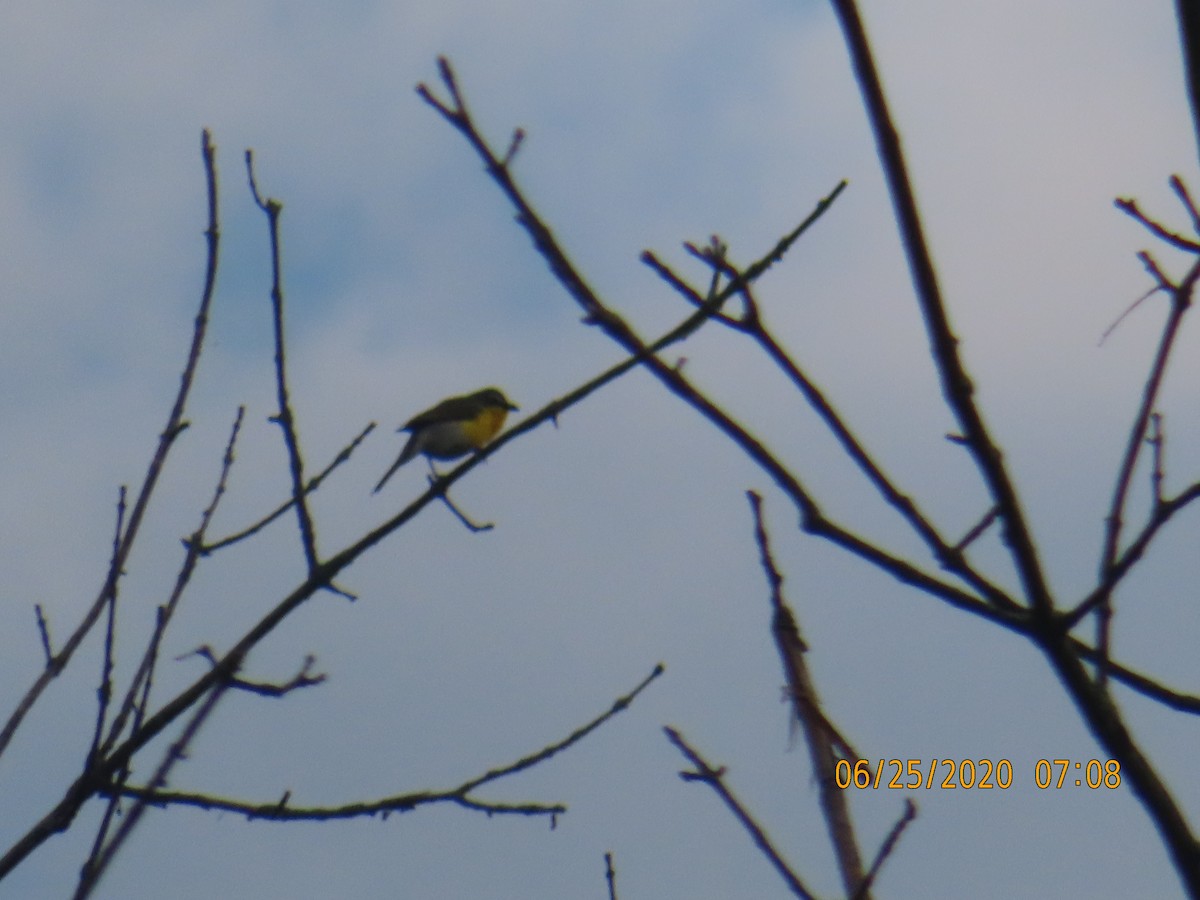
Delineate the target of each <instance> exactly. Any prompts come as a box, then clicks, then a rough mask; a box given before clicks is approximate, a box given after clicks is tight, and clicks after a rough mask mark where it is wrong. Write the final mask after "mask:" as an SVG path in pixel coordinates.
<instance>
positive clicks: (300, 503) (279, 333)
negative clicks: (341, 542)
mask: <svg viewBox="0 0 1200 900" xmlns="http://www.w3.org/2000/svg"><path fill="white" fill-rule="evenodd" d="M246 173H247V175H248V176H249V180H250V193H251V195H252V196H253V197H254V202H255V204H257V205H258V208H259V209H261V210H262V211H263V213H265V214H266V217H267V222H268V230H269V231H270V235H271V320H272V324H273V325H274V334H275V391H276V394H277V397H278V401H279V412H277V413H276V414H275V415H274V416H273V417H272V419H271V421H273V422H276V423H278V425H279V427H280V428H281V429H283V442H284V444H285V445H286V446H287V454H288V466H289V470H290V471H291V474H292V503H293V504H294V505H295V507H296V518H297V519H298V520H299V523H300V537H301V541H302V542H303V544H304V558H305V559H306V560H307V562H308V570H309V571H310V572H312V571H313V570H314V569H316V567H317V536H316V529H315V528H314V526H313V520H312V513H311V512H310V510H309V508H308V501H307V500H306V499H305V495H306V491H305V490H304V460H303V459H302V458H301V456H300V441H299V439H298V438H297V437H296V420H295V414H294V413H293V412H292V405H291V400H290V399H289V398H288V385H287V354H286V350H285V347H286V344H285V342H284V337H283V273H282V270H281V266H282V263H281V261H280V251H279V216H280V214H281V213H282V212H283V204H282V203H281V202H280V201H278V200H276V199H275V198H274V197H263V195H262V194H260V193H259V190H258V183H257V182H256V181H255V178H254V151H252V150H247V151H246Z"/></svg>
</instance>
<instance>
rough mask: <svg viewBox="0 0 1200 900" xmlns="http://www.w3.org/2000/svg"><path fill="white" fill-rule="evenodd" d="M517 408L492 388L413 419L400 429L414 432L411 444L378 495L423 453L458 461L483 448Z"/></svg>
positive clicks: (381, 481) (381, 482) (453, 399)
mask: <svg viewBox="0 0 1200 900" xmlns="http://www.w3.org/2000/svg"><path fill="white" fill-rule="evenodd" d="M516 409H517V407H516V406H515V405H514V404H513V403H511V402H509V400H508V398H507V397H505V396H504V394H502V393H501V392H500V390H499V389H498V388H494V387H492V388H484V389H483V390H482V391H476V392H475V393H474V394H466V395H465V396H462V397H451V398H449V399H448V400H443V401H442V402H441V403H439V404H438V405H437V406H433V407H430V408H429V409H427V410H425V412H423V413H420V414H419V415H416V416H413V417H412V418H411V419H409V420H408V421H407V422H406V423H405V424H403V425H401V426H400V427H399V428H397V429H396V430H397V431H407V432H410V436H409V438H408V443H407V444H405V445H404V449H403V450H401V451H400V456H399V457H397V459H396V461H395V462H394V463H392V467H391V468H390V469H388V470H387V472H385V473H384V476H383V477H382V478H381V479H379V484H377V485H375V491H374V493H379V489H380V488H381V487H383V486H384V484H386V483H387V480H388V479H389V478H391V477H392V473H393V472H395V471H396V470H397V469H398V468H400V467H401V466H402V465H404V464H405V463H406V462H408V461H409V460H410V459H412V458H413V457H414V456H416V455H417V454H419V453H423V454H425V456H426V457H429V458H430V459H457V458H458V457H460V456H465V455H466V454H468V453H470V452H471V451H472V450H479V449H481V448H482V447H484V446H485V445H486V444H487V442H488V441H490V440H491V439H492V438H494V437H495V436H496V434H497V433H498V432H499V431H500V429H501V428H502V427H504V419H505V417H506V416H507V415H508V412H509V410H516ZM432 467H433V463H432V462H430V468H432Z"/></svg>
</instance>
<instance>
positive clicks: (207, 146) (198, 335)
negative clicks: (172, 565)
mask: <svg viewBox="0 0 1200 900" xmlns="http://www.w3.org/2000/svg"><path fill="white" fill-rule="evenodd" d="M201 151H202V155H203V158H204V171H205V175H206V179H207V183H208V228H207V229H206V230H205V232H204V236H205V239H206V240H207V243H208V259H207V264H206V266H205V272H204V289H203V291H202V292H201V297H200V307H199V310H198V312H197V313H196V324H195V329H194V330H193V332H192V344H191V348H190V349H189V351H188V358H187V362H186V363H185V364H184V367H183V375H182V377H181V378H180V383H179V391H178V393H177V394H176V396H175V402H174V404H173V406H172V407H171V411H170V413H169V414H168V416H167V424H166V427H165V428H164V429H163V431H162V434H161V435H159V441H158V447H157V449H156V450H155V452H154V456H153V458H152V459H151V460H150V465H149V467H148V469H147V470H146V476H145V478H144V479H143V481H142V487H141V490H140V491H139V492H138V495H137V500H136V501H135V502H134V504H133V511H132V512H131V513H130V515H129V524H128V525H127V526H126V528H125V533H124V535H123V536H122V539H121V550H120V553H119V554H118V555H117V559H115V560H114V561H113V563H114V564H113V565H112V566H110V568H109V571H108V573H107V575H106V576H105V579H104V584H103V585H102V586H101V588H100V591H99V593H98V595H97V596H96V599H95V600H93V601H92V604H91V606H90V607H88V610H87V612H86V613H84V616H83V619H82V620H81V621H80V623H79V625H78V626H76V628H75V630H74V631H73V632H72V633H71V635H70V637H68V638H67V641H66V643H64V644H63V646H62V649H61V650H60V651H59V652H58V654H57V655H55V656H54V657H52V662H51V664H50V665H48V666H47V667H46V668H45V669H44V670H43V671H42V673H41V675H39V676H38V678H37V680H36V681H35V682H34V683H33V685H32V686H31V687H30V688H29V690H28V691H27V692H26V693H25V695H24V696H23V697H22V698H21V700H20V701H18V703H17V706H16V708H15V709H14V710H13V712H12V714H11V715H10V716H9V718H8V720H7V721H6V722H5V724H4V727H3V728H0V756H3V754H4V751H5V750H6V749H7V747H8V745H9V742H11V741H12V738H13V735H14V734H16V732H17V729H18V728H19V727H20V726H21V722H22V721H23V720H24V718H25V716H26V715H27V714H28V713H29V711H30V710H31V709H32V708H33V706H34V704H35V703H37V700H38V698H39V697H40V696H41V695H42V692H43V691H45V689H46V687H47V686H48V685H49V684H50V682H51V681H53V680H54V679H55V678H57V677H58V675H59V674H60V673H61V672H62V671H63V669H65V668H66V666H67V664H68V663H69V662H70V661H71V657H72V656H73V655H74V654H75V651H76V650H77V649H78V648H79V645H80V644H81V643H82V642H83V639H84V637H86V636H87V634H88V633H89V632H90V631H91V630H92V627H93V626H94V625H95V624H96V621H97V620H98V619H99V617H100V613H101V611H102V610H103V609H104V606H105V604H106V603H107V602H108V596H109V593H110V592H111V591H112V590H113V587H114V585H115V584H116V582H117V581H118V580H119V579H120V577H121V572H122V570H123V568H124V565H125V561H126V560H127V559H128V558H129V554H130V553H131V552H132V550H133V546H134V543H135V542H136V539H137V535H138V532H139V529H140V527H141V524H142V519H143V516H144V515H145V513H146V508H147V506H148V505H149V503H150V497H151V496H152V495H153V493H154V488H155V486H156V485H157V484H158V478H159V475H161V474H162V470H163V466H164V465H165V463H166V460H167V454H168V453H169V452H170V450H171V447H172V446H173V445H174V443H175V439H176V438H177V437H179V435H180V434H181V433H182V432H183V430H184V429H185V428H187V423H186V422H185V421H184V419H183V413H184V409H185V407H186V405H187V399H188V397H189V395H190V394H191V390H192V384H193V382H194V380H195V374H196V367H197V365H198V364H199V362H200V351H201V349H202V348H203V346H204V336H205V334H206V333H207V328H208V311H209V307H210V305H211V303H212V297H213V291H214V289H215V286H216V277H217V258H218V249H219V246H220V230H219V228H218V225H217V166H216V148H215V147H214V146H213V144H212V136H211V135H210V134H209V132H208V130H207V129H206V130H205V131H204V132H203V134H202V138H201Z"/></svg>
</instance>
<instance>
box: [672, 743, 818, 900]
mask: <svg viewBox="0 0 1200 900" xmlns="http://www.w3.org/2000/svg"><path fill="white" fill-rule="evenodd" d="M663 731H664V732H665V733H666V735H667V740H669V741H670V742H671V743H672V744H674V745H675V748H676V749H677V750H679V752H680V753H682V754H683V755H684V758H686V759H687V761H688V762H690V763H691V764H692V765H693V766H695V767H696V768H695V771H692V772H680V773H679V777H680V778H682V779H683V780H684V781H699V782H702V783H703V784H707V785H708V786H709V787H711V788H712V789H713V791H715V792H716V794H717V796H718V797H720V798H721V800H722V801H723V802H724V803H725V805H726V806H727V807H729V810H730V811H731V812H732V813H733V815H734V817H735V818H736V819H737V820H738V821H739V822H741V823H742V827H743V828H745V829H746V832H747V833H748V834H749V835H750V839H751V840H753V841H754V844H755V846H757V847H758V849H759V850H760V851H761V852H762V854H763V855H764V856H765V857H766V858H767V860H768V861H769V862H770V863H771V865H772V866H774V867H775V871H776V872H778V873H779V875H780V877H781V878H783V881H784V883H785V884H786V885H787V886H788V889H789V890H791V892H792V893H793V894H795V895H796V896H797V897H801V898H805V900H812V898H813V894H812V892H811V891H809V890H808V888H806V887H805V886H804V883H803V882H802V881H801V880H800V876H798V875H797V874H796V873H795V872H794V871H792V868H791V866H789V865H788V864H787V863H786V862H784V860H783V857H782V856H781V855H780V853H779V851H778V850H776V849H775V846H774V845H773V844H772V843H771V839H770V838H769V837H767V834H766V832H765V831H763V830H762V828H761V827H760V826H759V824H758V823H757V822H755V821H754V818H753V817H752V816H751V815H750V813H748V812H747V811H746V808H745V807H744V806H743V805H742V803H741V801H740V800H738V799H737V797H735V796H734V795H733V792H732V791H730V790H729V788H728V787H726V785H725V781H724V778H725V769H724V767H721V768H719V769H716V768H713V767H712V766H711V765H710V764H709V763H707V762H706V761H705V760H704V758H703V757H701V756H700V754H699V753H697V752H696V751H695V750H693V749H692V748H691V747H690V746H689V745H688V743H687V742H686V741H685V740H684V739H683V735H681V734H680V733H679V732H678V731H677V730H676V729H674V728H671V727H666V728H663Z"/></svg>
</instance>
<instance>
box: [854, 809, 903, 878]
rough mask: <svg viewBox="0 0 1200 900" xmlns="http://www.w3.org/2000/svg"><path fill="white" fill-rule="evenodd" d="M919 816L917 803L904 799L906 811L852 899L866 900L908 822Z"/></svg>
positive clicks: (890, 833) (893, 828) (876, 855)
mask: <svg viewBox="0 0 1200 900" xmlns="http://www.w3.org/2000/svg"><path fill="white" fill-rule="evenodd" d="M916 817H917V805H916V804H915V803H913V802H912V801H911V800H905V801H904V812H903V813H902V814H901V815H900V818H899V819H898V820H897V821H896V824H895V825H893V826H892V830H891V831H889V832H888V836H887V837H886V838H884V841H883V846H881V847H880V848H879V852H878V853H876V854H875V861H874V862H873V863H871V869H870V871H869V872H867V877H866V878H864V879H863V882H862V884H860V885H859V886H858V890H857V891H855V892H854V894H853V895H852V900H866V897H867V892H868V891H869V890H870V889H871V885H872V884H874V883H875V878H876V877H877V876H878V875H879V870H880V869H881V868H883V864H884V863H885V862H887V858H888V857H889V856H891V855H892V851H893V850H894V849H895V848H896V842H897V841H898V840H900V835H901V834H903V833H904V829H905V828H907V827H908V823H909V822H911V821H912V820H913V819H915V818H916Z"/></svg>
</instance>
